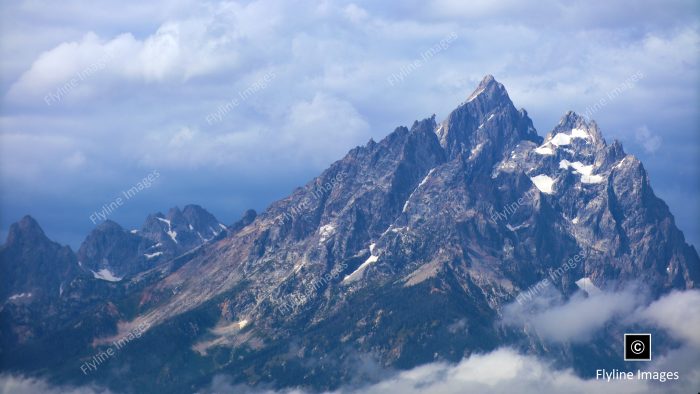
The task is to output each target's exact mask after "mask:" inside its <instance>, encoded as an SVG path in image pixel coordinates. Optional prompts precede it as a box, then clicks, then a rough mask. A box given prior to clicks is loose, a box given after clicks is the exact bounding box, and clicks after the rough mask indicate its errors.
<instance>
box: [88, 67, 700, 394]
mask: <svg viewBox="0 0 700 394" xmlns="http://www.w3.org/2000/svg"><path fill="white" fill-rule="evenodd" d="M524 196H528V201H527V202H526V203H522V204H518V205H517V209H514V210H505V209H504V207H509V206H510V207H512V206H513V203H514V202H516V201H520V200H521V199H522V198H523V197H524ZM505 211H508V212H507V215H502V216H498V215H494V213H496V212H505ZM249 219H250V220H247V221H246V222H247V223H246V224H243V225H241V226H239V227H237V231H235V232H232V233H230V234H229V235H226V236H225V237H223V238H222V239H217V240H213V241H212V242H211V243H208V244H207V245H205V246H204V247H203V248H199V249H198V251H197V252H196V253H192V254H188V255H187V256H185V257H182V258H180V260H179V261H178V263H177V264H171V265H168V267H167V269H163V270H161V271H158V273H157V275H155V276H152V277H149V278H150V279H143V278H142V277H141V276H137V277H136V278H135V279H132V280H131V281H130V282H138V283H139V284H140V286H136V287H135V289H134V290H133V291H132V292H128V291H127V292H126V294H125V296H124V297H125V299H124V300H122V302H121V304H120V305H119V306H120V307H118V308H117V309H118V313H117V314H115V315H114V320H113V324H112V325H109V324H106V325H105V327H103V328H102V329H101V330H99V332H96V333H94V335H93V336H92V338H91V339H92V340H94V341H96V342H97V343H106V342H108V341H109V340H110V339H112V338H114V337H115V333H116V335H118V333H124V332H127V331H129V330H131V329H133V328H134V327H139V326H143V325H146V326H148V327H150V331H149V333H148V335H146V336H145V337H144V338H143V339H142V340H141V341H140V342H139V344H137V345H134V349H133V350H130V351H129V353H126V354H124V355H123V356H122V357H120V358H119V359H118V360H114V363H115V364H124V365H127V364H129V365H132V367H133V369H134V370H138V371H141V372H140V374H134V375H130V377H131V378H132V379H133V381H134V383H133V384H134V386H133V387H150V388H153V387H154V386H152V385H154V384H155V385H159V386H155V387H160V388H162V387H168V388H179V389H181V390H183V391H187V390H189V389H192V388H195V387H198V385H201V384H203V382H204V381H206V380H207V379H208V378H209V377H210V376H211V375H212V374H214V373H216V372H225V373H227V374H230V375H232V376H233V377H234V379H235V380H236V381H242V382H248V383H256V382H259V381H268V380H274V381H275V382H276V384H278V385H280V386H291V385H299V384H303V385H309V386H311V387H314V388H333V387H337V386H338V385H339V384H341V383H343V382H346V381H347V380H348V379H351V375H352V369H353V366H352V362H351V360H352V355H353V354H354V352H359V353H364V354H372V355H373V356H375V357H376V358H377V360H378V361H379V362H380V363H381V364H382V365H385V366H390V367H391V366H394V367H402V368H407V367H411V366H415V365H419V364H421V363H425V362H429V361H432V360H435V359H436V358H437V359H447V360H458V359H460V358H461V357H463V356H464V355H467V354H470V353H471V352H474V351H480V350H490V349H493V348H494V347H495V346H497V345H499V344H504V343H512V342H517V341H518V340H519V338H520V339H522V334H521V333H512V332H506V331H503V330H497V329H494V323H495V322H496V321H497V320H498V317H499V314H500V308H501V307H502V306H503V305H504V304H505V303H508V302H512V301H513V300H514V298H515V297H516V296H517V294H518V293H519V292H520V291H522V290H524V289H527V288H528V287H529V286H531V285H532V284H533V283H536V282H537V281H539V280H540V279H542V278H543V277H545V276H546V275H547V273H548V272H549V270H551V269H556V268H557V267H559V266H560V265H561V264H562V263H563V262H564V261H566V260H567V259H568V258H570V257H571V256H572V255H574V254H579V253H580V254H582V255H583V256H584V259H583V261H584V262H583V263H582V264H580V265H579V266H577V267H576V269H575V270H571V271H569V272H567V273H566V274H565V275H562V277H561V278H560V281H559V282H558V283H555V285H556V286H557V288H559V289H560V290H561V291H562V292H564V293H565V294H571V293H572V292H573V291H575V289H576V285H575V281H576V280H578V279H580V278H583V277H588V278H591V280H592V281H593V282H595V283H596V284H598V285H599V286H600V287H616V286H622V285H624V284H625V283H629V282H630V281H633V280H637V279H640V278H641V279H642V280H643V281H644V282H645V283H646V284H648V285H649V286H650V287H651V288H652V290H653V291H654V292H655V294H657V295H658V294H661V293H664V292H667V291H670V290H671V289H674V288H678V289H684V288H694V287H696V286H697V281H698V277H699V275H698V265H699V264H698V256H697V253H696V251H695V249H694V248H693V247H692V246H688V245H687V244H686V243H685V241H684V239H683V235H682V233H681V232H680V231H679V230H678V229H677V228H676V227H675V224H674V222H673V217H672V216H671V215H670V213H669V211H668V208H667V207H666V205H665V204H664V203H663V202H662V201H661V200H659V199H658V198H657V197H655V196H654V194H653V191H652V190H651V187H650V185H649V182H648V179H647V176H646V172H645V171H644V168H643V166H642V165H641V163H639V161H638V160H637V159H636V158H634V157H633V156H631V155H626V154H625V153H624V151H623V149H622V147H621V145H620V144H619V143H617V142H614V143H613V144H611V145H607V143H606V142H605V140H604V139H603V138H602V135H601V134H600V131H599V130H598V127H597V125H596V124H595V123H588V122H586V121H585V120H584V119H582V118H581V117H579V116H577V115H576V114H574V113H567V114H566V115H565V116H564V117H563V118H562V121H561V122H560V124H559V125H557V126H556V127H555V128H554V130H552V132H550V133H549V134H548V135H547V136H546V137H545V138H544V139H543V138H542V137H539V136H538V135H537V132H536V131H535V129H534V127H533V125H532V121H531V120H530V119H529V117H528V115H527V112H525V111H524V110H516V109H515V107H514V106H513V104H512V102H511V101H510V98H509V97H508V94H507V92H506V90H505V88H504V87H503V85H501V84H500V83H498V82H497V81H495V79H493V77H491V76H487V77H486V78H484V80H483V81H482V82H481V84H480V85H479V86H478V87H477V89H476V90H475V92H474V93H472V95H470V96H469V97H468V98H467V100H466V101H465V102H464V103H462V104H461V105H460V106H459V107H458V108H457V109H455V111H453V112H452V113H451V114H450V115H449V116H448V118H447V119H446V120H445V121H443V122H441V123H440V124H437V123H436V122H435V119H434V117H433V118H429V119H425V120H422V121H417V122H415V123H414V124H413V126H412V127H411V128H410V130H409V129H408V128H405V127H399V128H397V129H396V130H395V131H394V132H393V133H391V134H390V135H388V136H387V137H386V138H384V139H383V140H382V141H380V142H374V141H370V142H369V143H368V144H367V145H365V146H361V147H357V148H355V149H353V150H351V151H350V152H349V153H348V154H347V155H346V157H345V158H343V159H341V160H340V161H338V162H336V163H334V164H333V165H331V166H330V168H329V169H327V170H326V171H324V172H323V173H322V174H321V175H320V176H319V177H317V178H315V179H314V180H312V181H311V182H309V183H308V184H307V185H305V186H304V187H303V188H299V189H297V190H295V191H294V192H293V193H292V194H291V195H290V196H289V197H287V198H285V199H282V200H280V201H278V202H275V203H273V204H272V205H271V206H270V207H269V208H268V209H267V210H266V211H265V212H263V213H262V214H260V215H259V216H257V217H254V218H249ZM155 220H156V221H160V220H158V219H155ZM161 222H162V221H161ZM124 285H125V286H129V283H125V284H124ZM117 322H119V326H118V330H119V331H117ZM183 327H186V328H183ZM162 336H167V337H168V338H171V339H172V342H173V344H172V345H171V346H177V348H172V349H171V351H177V352H178V354H180V355H181V356H180V357H177V358H175V359H168V358H167V357H165V356H164V355H165V353H167V352H166V351H164V353H162V355H163V357H161V358H160V363H157V364H152V363H151V364H148V363H144V362H143V361H142V360H139V359H138V357H137V354H138V351H139V349H141V350H142V351H143V350H144V349H151V350H153V349H158V345H156V344H160V346H163V344H162V343H160V342H159V341H158V339H157V338H159V337H162ZM526 337H527V336H526ZM525 340H526V341H529V340H531V338H525ZM537 350H538V351H543V350H542V349H537ZM91 351H92V350H87V351H85V352H83V353H84V356H85V355H88V354H89V353H90V352H91ZM561 352H562V354H564V357H566V351H565V350H562V351H561ZM312 359H313V360H325V361H317V362H316V364H315V365H312V364H313V363H310V362H309V360H312ZM213 360H220V362H213ZM189 363H197V364H201V363H203V365H205V366H204V367H202V368H201V369H198V370H193V369H191V368H188V367H187V365H188V364H189ZM212 363H213V364H212ZM164 368H165V369H167V370H169V371H178V373H179V375H178V377H177V378H176V377H174V376H166V377H163V379H162V381H159V382H158V383H153V382H149V381H148V379H147V378H146V377H147V376H153V375H159V374H160V373H161V372H160V371H162V370H163V369H164ZM329 370H332V371H333V373H329ZM103 376H104V375H103ZM183 382H184V384H186V386H185V387H187V388H184V389H183V386H182V384H183ZM187 385H188V386H187Z"/></svg>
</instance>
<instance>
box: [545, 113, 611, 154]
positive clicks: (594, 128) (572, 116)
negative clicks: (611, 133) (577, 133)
mask: <svg viewBox="0 0 700 394" xmlns="http://www.w3.org/2000/svg"><path fill="white" fill-rule="evenodd" d="M575 129H580V130H585V132H586V134H588V135H590V136H591V138H592V142H594V143H595V144H596V145H602V146H606V143H605V139H604V138H603V135H602V134H601V132H600V129H599V128H598V124H597V123H596V122H595V121H593V120H589V119H588V118H586V117H584V116H581V115H579V114H577V113H576V112H574V111H567V112H566V113H565V114H564V116H562V117H561V120H559V124H557V126H556V127H555V128H554V130H552V132H551V133H550V134H549V135H548V136H547V140H549V139H551V137H553V136H554V135H555V134H557V133H560V132H567V131H570V130H575Z"/></svg>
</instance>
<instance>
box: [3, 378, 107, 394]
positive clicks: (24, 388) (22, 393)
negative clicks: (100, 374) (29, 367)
mask: <svg viewBox="0 0 700 394" xmlns="http://www.w3.org/2000/svg"><path fill="white" fill-rule="evenodd" d="M38 393H42V394H111V393H112V392H111V391H109V390H107V389H101V388H98V387H94V386H83V387H72V386H52V385H50V384H49V383H47V382H46V381H44V380H42V379H36V378H26V377H22V376H12V375H6V374H4V375H0V394H38Z"/></svg>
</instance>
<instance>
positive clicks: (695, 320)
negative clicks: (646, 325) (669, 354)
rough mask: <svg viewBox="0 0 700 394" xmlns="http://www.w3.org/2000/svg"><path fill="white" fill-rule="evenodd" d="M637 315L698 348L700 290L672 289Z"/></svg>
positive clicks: (699, 341)
mask: <svg viewBox="0 0 700 394" xmlns="http://www.w3.org/2000/svg"><path fill="white" fill-rule="evenodd" d="M637 316H638V319H639V320H641V321H648V322H651V323H653V324H655V325H656V326H658V327H661V328H663V329H665V330H667V331H668V332H669V333H670V334H671V335H673V336H674V337H676V338H678V339H680V340H683V341H686V342H688V343H691V344H693V345H694V346H695V347H697V348H698V349H700V330H698V327H700V290H688V291H674V292H673V293H671V294H669V295H667V296H665V297H663V298H661V299H659V300H657V301H654V302H653V303H651V304H650V305H649V306H648V307H646V308H644V309H642V310H641V311H639V312H638V313H637Z"/></svg>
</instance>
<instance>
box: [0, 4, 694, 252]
mask: <svg viewBox="0 0 700 394" xmlns="http://www.w3.org/2000/svg"><path fill="white" fill-rule="evenodd" d="M375 3H377V2H369V1H368V2H336V1H309V2H298V3H297V2H291V1H282V0H280V1H246V2H220V1H202V0H192V1H189V0H174V1H150V2H134V3H133V5H128V6H127V5H125V3H124V2H123V1H100V2H99V3H98V2H84V1H74V0H65V1H61V2H54V1H37V0H34V1H9V0H2V1H1V3H0V4H2V6H1V7H2V10H0V15H1V16H0V18H1V19H0V29H1V33H2V35H1V38H0V46H1V50H2V56H0V78H1V81H0V88H1V89H2V95H1V100H2V101H1V104H0V111H1V114H0V130H1V134H0V182H1V190H2V192H1V194H0V196H1V199H2V201H1V204H0V225H1V226H0V227H1V228H2V234H0V235H2V237H3V238H4V237H5V235H6V232H7V228H8V227H9V225H10V223H12V222H14V221H17V220H18V219H19V218H21V217H22V216H23V215H24V214H27V213H29V214H31V215H33V216H34V217H36V218H37V220H38V221H39V223H40V224H41V225H42V226H43V228H44V229H45V231H46V232H47V234H48V235H49V237H51V238H52V239H55V240H57V241H59V242H61V243H68V244H70V245H72V246H73V247H75V246H77V245H78V244H79V243H80V242H81V241H82V239H83V238H84V237H85V235H87V233H88V232H89V231H90V230H91V229H92V228H93V227H94V224H93V223H92V221H91V220H90V219H89V217H90V215H91V214H92V213H93V212H95V211H99V210H100V209H101V207H102V205H104V204H108V203H110V202H112V201H114V200H115V198H116V197H118V196H119V195H120V194H121V191H123V190H126V189H129V188H130V187H132V186H133V185H135V184H136V183H137V182H138V181H140V180H141V179H142V178H144V177H146V176H148V175H149V174H151V173H152V172H153V171H154V170H155V171H157V173H158V174H160V176H159V177H158V178H157V179H156V180H155V182H154V183H153V185H152V186H151V187H150V188H148V189H145V190H143V191H141V192H139V193H138V194H137V195H135V196H134V197H133V198H131V199H130V200H128V201H126V202H125V203H124V204H123V205H122V206H120V207H119V208H118V209H116V210H115V211H114V212H113V213H112V214H111V215H109V218H110V219H113V220H115V221H117V222H119V223H121V224H122V225H123V226H125V227H127V228H133V227H137V226H140V225H141V223H142V221H143V219H144V218H145V216H146V215H147V214H148V213H151V212H157V211H163V212H165V211H167V209H168V208H170V207H172V206H175V205H178V206H180V207H182V206H183V205H185V204H188V203H196V204H199V205H202V206H203V207H205V208H207V209H208V210H209V211H211V212H212V213H213V214H214V215H215V216H217V217H218V218H219V220H221V221H222V222H224V223H232V222H234V221H235V220H237V219H238V217H239V215H240V214H241V213H242V211H243V210H245V209H246V208H255V209H257V210H261V209H264V208H265V207H266V206H267V205H268V204H269V203H270V202H272V201H274V200H276V199H278V198H281V197H283V196H285V195H287V194H288V193H289V192H290V191H291V190H292V189H293V188H294V187H295V186H299V185H302V184H304V183H306V182H307V181H308V180H310V179H311V178H312V177H313V176H315V175H317V174H318V173H319V172H320V171H321V170H323V169H324V168H325V167H327V166H328V165H329V164H330V163H331V162H333V161H334V160H337V159H339V158H341V157H342V156H343V155H344V154H345V153H346V152H347V151H348V150H349V149H351V148H352V147H354V146H355V145H359V144H364V143H366V142H367V140H368V139H369V138H374V139H375V140H379V139H381V138H383V137H384V136H385V135H386V134H388V133H389V132H391V131H392V130H393V129H394V128H395V127H396V126H398V125H410V124H411V123H412V122H413V120H415V119H422V118H425V117H429V116H430V115H432V114H433V113H435V114H436V115H437V118H438V119H442V118H444V117H445V116H446V115H447V114H448V113H449V111H450V110H452V109H453V108H454V107H456V106H457V105H458V104H459V103H460V102H462V101H463V100H464V99H465V98H466V97H467V96H468V95H469V93H471V91H472V90H473V89H474V87H475V86H476V84H477V83H478V82H479V80H480V79H481V78H482V77H483V76H484V75H485V74H493V75H494V76H495V77H496V79H497V80H499V81H500V82H502V83H503V84H505V86H506V88H507V89H508V92H509V93H510V96H511V98H512V99H513V101H514V102H515V105H516V106H517V107H524V108H526V109H527V110H528V112H529V114H530V117H531V118H532V119H533V121H534V123H535V127H536V128H537V129H538V131H539V133H540V135H544V134H546V133H547V132H548V131H549V130H551V129H552V127H553V126H554V125H555V124H556V123H557V121H558V120H559V118H560V117H561V116H562V115H563V114H564V113H565V112H566V111H567V110H574V111H577V112H579V113H585V112H586V109H587V108H591V107H592V106H593V105H595V104H596V103H597V102H599V101H600V100H601V98H605V97H607V95H608V93H609V92H610V91H612V90H614V89H615V88H616V87H618V86H620V85H621V84H624V83H625V81H627V80H629V79H630V78H631V77H632V76H634V75H641V76H642V77H641V79H640V80H639V81H638V82H636V83H634V84H631V85H626V87H625V89H624V92H623V93H621V94H620V95H619V96H617V97H616V98H614V99H613V100H609V102H607V103H606V104H605V105H603V106H601V107H600V108H598V109H597V110H596V111H595V113H593V115H592V117H593V119H595V120H596V121H597V122H598V124H599V125H600V127H601V129H602V131H603V134H604V136H605V138H606V139H607V140H608V141H609V142H610V141H612V140H613V139H615V138H617V139H619V140H620V141H622V143H623V145H624V147H625V150H626V151H627V152H629V153H632V154H634V155H636V156H638V157H639V158H640V159H641V160H642V162H643V163H644V165H645V167H646V168H647V170H648V171H649V173H650V178H651V182H652V185H653V187H654V190H655V192H656V193H657V195H659V196H660V197H662V198H663V199H664V200H665V201H666V202H667V203H668V204H669V206H670V207H671V211H672V212H673V214H674V216H675V217H676V220H677V223H678V224H679V227H680V228H681V230H683V231H684V232H685V234H686V237H687V238H688V239H689V240H690V242H692V243H693V244H695V245H700V206H699V205H700V202H699V201H700V159H698V157H700V156H699V154H700V130H698V125H700V110H699V107H700V106H699V105H698V103H700V97H699V96H700V91H699V89H700V72H699V69H698V56H699V53H700V45H699V43H700V29H699V27H700V24H699V21H698V15H699V13H700V10H699V9H698V7H700V5H699V4H700V3H698V2H697V1H693V0H690V1H674V2H671V1H655V2H651V1H629V2H601V4H595V5H593V4H590V3H591V2H589V1H566V2H565V1H551V0H544V1H536V2H531V4H524V3H523V2H521V1H514V0H513V1H510V0H506V1H470V2H464V1H460V0H454V1H451V0H434V1H427V0H422V1H402V2H400V3H398V2H397V3H398V4H393V5H391V6H389V5H387V4H375ZM450 37H452V38H453V39H451V40H450V42H449V44H448V45H446V46H445V47H444V49H442V48H441V49H440V50H438V51H434V55H433V56H431V57H428V58H427V59H424V58H422V56H421V54H423V53H424V52H425V51H426V50H428V49H429V48H433V47H435V46H436V45H439V44H440V42H441V40H445V39H450ZM435 52H436V53H435ZM416 60H419V61H421V63H420V64H419V65H418V66H411V64H414V62H415V61H416ZM409 69H410V70H411V71H410V72H408V73H405V72H404V73H403V74H406V75H405V77H404V78H403V80H397V79H396V78H394V79H392V82H391V83H390V79H391V77H392V75H399V74H401V73H402V70H403V71H406V70H409ZM227 104H228V107H226V108H224V107H222V106H226V105H227ZM217 113H218V115H217Z"/></svg>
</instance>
